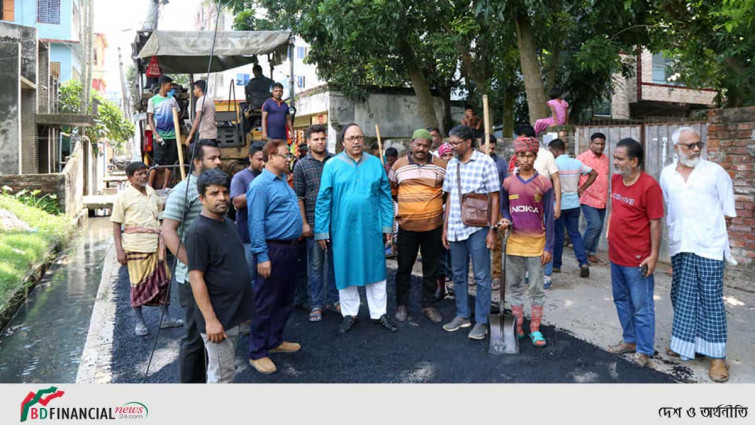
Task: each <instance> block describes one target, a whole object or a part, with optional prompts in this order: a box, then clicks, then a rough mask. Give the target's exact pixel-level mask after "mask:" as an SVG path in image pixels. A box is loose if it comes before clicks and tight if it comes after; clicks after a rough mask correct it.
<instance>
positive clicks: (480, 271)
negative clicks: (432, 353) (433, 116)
mask: <svg viewBox="0 0 755 425" xmlns="http://www.w3.org/2000/svg"><path fill="white" fill-rule="evenodd" d="M474 138H475V135H474V132H473V131H472V129H471V128H469V127H466V126H463V125H459V126H456V127H454V128H452V129H451V131H450V132H449V133H448V142H449V143H450V144H451V146H453V150H454V158H453V159H451V161H449V162H448V165H447V166H446V177H445V179H444V180H443V192H446V193H447V194H448V200H447V202H446V214H445V218H444V221H443V239H442V240H443V246H444V247H445V248H446V249H449V250H450V251H451V264H452V265H453V274H454V291H455V293H456V317H454V319H453V320H452V321H450V322H448V323H446V324H445V325H443V329H444V330H445V331H448V332H455V331H457V330H459V329H461V328H468V327H471V326H472V322H471V321H470V320H469V319H470V311H469V310H470V309H469V305H467V299H468V294H467V283H468V279H469V260H470V259H471V260H472V267H473V268H474V278H475V282H476V284H477V296H476V301H475V325H474V327H473V328H472V330H471V331H470V332H469V334H468V335H467V336H468V337H469V339H473V340H478V341H479V340H483V339H485V336H486V335H487V334H488V328H487V324H488V314H490V297H491V282H490V278H491V276H490V250H491V249H493V247H494V246H495V244H496V242H497V241H500V239H498V236H497V235H496V230H495V228H494V227H492V226H491V225H490V223H497V222H498V215H499V211H498V205H499V203H498V199H499V198H498V197H499V194H500V192H501V182H500V180H499V178H498V170H497V168H496V165H495V162H493V159H492V158H490V156H488V155H485V154H484V153H482V152H479V151H476V150H475V149H474V146H473V141H474ZM471 193H485V194H487V195H488V197H489V199H490V203H489V210H488V211H489V216H488V225H487V226H485V227H477V226H471V225H467V224H465V223H464V220H463V219H462V214H461V204H462V202H463V195H467V194H471Z"/></svg>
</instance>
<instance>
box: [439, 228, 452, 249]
mask: <svg viewBox="0 0 755 425" xmlns="http://www.w3.org/2000/svg"><path fill="white" fill-rule="evenodd" d="M441 241H442V242H443V248H446V249H451V247H450V246H449V245H448V233H446V231H445V230H443V236H441Z"/></svg>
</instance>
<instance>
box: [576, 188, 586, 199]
mask: <svg viewBox="0 0 755 425" xmlns="http://www.w3.org/2000/svg"><path fill="white" fill-rule="evenodd" d="M583 193H585V190H584V189H582V188H579V189H577V196H578V197H580V198H581V197H582V194H583Z"/></svg>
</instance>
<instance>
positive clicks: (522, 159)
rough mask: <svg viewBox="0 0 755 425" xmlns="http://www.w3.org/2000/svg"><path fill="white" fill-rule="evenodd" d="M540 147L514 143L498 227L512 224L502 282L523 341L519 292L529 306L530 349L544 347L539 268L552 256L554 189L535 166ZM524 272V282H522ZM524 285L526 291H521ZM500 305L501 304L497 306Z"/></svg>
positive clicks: (530, 141)
mask: <svg viewBox="0 0 755 425" xmlns="http://www.w3.org/2000/svg"><path fill="white" fill-rule="evenodd" d="M539 145H540V143H539V142H538V141H537V139H535V138H534V137H527V136H520V137H517V138H516V139H515V140H514V152H515V154H516V156H517V162H518V163H519V168H518V170H517V171H516V173H515V174H513V175H511V176H509V177H507V178H506V180H504V181H503V188H502V190H501V214H502V217H503V218H502V219H501V223H500V224H501V226H500V228H502V229H506V228H507V227H509V226H512V230H511V236H509V241H508V243H507V244H506V261H507V262H508V263H507V268H506V282H507V283H508V284H509V288H510V291H509V294H510V298H509V302H510V303H511V311H512V312H513V313H514V316H515V317H516V319H517V321H516V334H517V338H524V335H525V334H524V330H523V328H522V322H523V320H524V292H525V289H526V290H527V292H528V294H529V298H530V305H531V308H532V310H531V319H530V329H529V330H530V332H529V337H530V340H531V341H532V345H534V346H535V347H544V346H545V345H546V340H545V337H544V336H543V334H542V333H541V332H540V322H541V321H542V319H543V299H544V298H545V291H544V290H543V284H542V283H541V282H542V281H543V267H544V266H545V265H546V264H547V263H548V262H549V261H550V260H551V257H552V255H553V239H554V238H553V215H554V214H553V185H552V184H551V181H550V179H549V178H547V177H545V176H543V175H541V174H540V173H538V172H537V170H536V169H535V168H534V164H535V160H536V158H537V155H538V149H539ZM525 273H528V274H529V281H526V280H525ZM525 285H526V287H525ZM501 305H503V304H501Z"/></svg>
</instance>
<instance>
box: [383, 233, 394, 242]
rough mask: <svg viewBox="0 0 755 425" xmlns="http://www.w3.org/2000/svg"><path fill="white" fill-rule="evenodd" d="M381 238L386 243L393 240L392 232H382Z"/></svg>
mask: <svg viewBox="0 0 755 425" xmlns="http://www.w3.org/2000/svg"><path fill="white" fill-rule="evenodd" d="M383 240H384V241H385V242H386V243H388V242H391V241H392V240H393V233H383Z"/></svg>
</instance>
